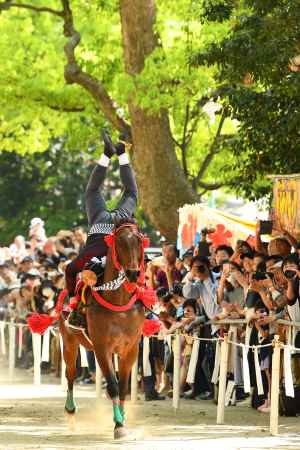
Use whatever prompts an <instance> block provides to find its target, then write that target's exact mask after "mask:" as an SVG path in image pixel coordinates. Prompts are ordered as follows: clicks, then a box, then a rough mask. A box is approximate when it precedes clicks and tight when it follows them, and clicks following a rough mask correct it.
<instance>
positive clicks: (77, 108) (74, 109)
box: [14, 95, 85, 113]
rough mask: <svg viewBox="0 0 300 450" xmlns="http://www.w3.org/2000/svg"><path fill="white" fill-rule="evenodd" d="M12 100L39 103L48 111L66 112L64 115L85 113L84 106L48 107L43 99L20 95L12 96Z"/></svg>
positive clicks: (53, 105)
mask: <svg viewBox="0 0 300 450" xmlns="http://www.w3.org/2000/svg"><path fill="white" fill-rule="evenodd" d="M14 98H15V99H16V100H26V101H31V102H34V103H40V104H42V106H44V107H46V108H49V109H53V110H54V111H61V112H66V113H70V112H83V111H85V107H84V106H63V105H55V104H52V105H50V104H49V103H47V101H45V99H43V98H28V97H26V96H22V95H14Z"/></svg>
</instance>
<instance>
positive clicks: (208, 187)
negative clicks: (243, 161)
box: [198, 181, 226, 195]
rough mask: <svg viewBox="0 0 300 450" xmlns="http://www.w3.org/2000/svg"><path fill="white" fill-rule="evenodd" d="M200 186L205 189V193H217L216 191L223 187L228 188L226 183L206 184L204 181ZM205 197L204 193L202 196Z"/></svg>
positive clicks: (200, 182)
mask: <svg viewBox="0 0 300 450" xmlns="http://www.w3.org/2000/svg"><path fill="white" fill-rule="evenodd" d="M198 186H199V187H201V188H202V189H204V190H205V191H215V190H216V189H220V188H221V187H223V186H226V184H225V183H204V181H199V182H198ZM201 195H203V193H202V194H201Z"/></svg>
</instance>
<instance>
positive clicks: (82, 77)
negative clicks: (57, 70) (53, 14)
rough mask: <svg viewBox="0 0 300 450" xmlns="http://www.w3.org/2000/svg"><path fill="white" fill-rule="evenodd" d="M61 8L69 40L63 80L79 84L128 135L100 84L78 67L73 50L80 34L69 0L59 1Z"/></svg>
mask: <svg viewBox="0 0 300 450" xmlns="http://www.w3.org/2000/svg"><path fill="white" fill-rule="evenodd" d="M61 2H62V6H63V19H64V35H65V36H66V37H68V38H69V40H68V42H67V43H66V45H65V47H64V51H65V55H66V58H67V64H66V66H65V80H66V82H67V83H68V84H74V83H76V84H79V85H80V86H82V87H83V88H84V89H85V90H86V91H88V92H89V93H90V94H91V95H92V97H93V98H94V99H95V100H96V102H97V104H98V105H99V108H100V109H101V111H102V112H103V114H104V115H105V117H106V119H107V120H109V122H110V123H111V124H112V125H113V126H114V127H115V128H116V129H117V130H119V131H120V132H127V133H130V126H129V124H128V123H127V122H126V121H125V120H124V119H123V118H122V117H121V116H120V115H119V114H118V112H117V109H116V107H115V105H114V103H113V101H112V99H111V98H110V96H109V94H108V92H107V91H106V89H105V88H104V86H103V85H102V83H101V82H100V81H99V80H97V79H96V78H94V77H92V76H91V75H89V74H88V73H86V72H84V71H83V70H82V69H81V67H80V66H79V65H78V63H77V61H76V57H75V49H76V47H77V45H78V44H79V42H80V34H79V32H78V31H76V30H75V28H74V22H73V13H72V10H71V8H70V1H69V0H61Z"/></svg>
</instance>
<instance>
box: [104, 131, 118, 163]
mask: <svg viewBox="0 0 300 450" xmlns="http://www.w3.org/2000/svg"><path fill="white" fill-rule="evenodd" d="M101 135H102V139H103V142H104V155H105V156H107V157H108V158H111V157H112V156H113V155H114V154H115V152H116V149H115V147H114V145H113V143H112V141H111V137H110V135H109V133H108V131H107V130H105V129H103V130H102V131H101Z"/></svg>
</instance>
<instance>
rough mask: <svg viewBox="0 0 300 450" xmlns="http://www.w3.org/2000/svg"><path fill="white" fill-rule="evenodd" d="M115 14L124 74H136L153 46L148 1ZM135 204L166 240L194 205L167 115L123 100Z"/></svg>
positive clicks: (135, 0) (136, 0) (129, 1)
mask: <svg viewBox="0 0 300 450" xmlns="http://www.w3.org/2000/svg"><path fill="white" fill-rule="evenodd" d="M120 14H121V23H122V37H123V47H124V59H125V69H126V72H127V73H128V74H129V75H130V76H131V77H133V78H134V76H135V75H137V74H139V73H141V72H142V70H143V67H144V63H145V59H146V57H147V56H148V55H149V54H150V53H151V52H152V51H153V50H154V49H155V47H156V46H157V45H158V41H157V36H156V35H155V34H154V30H153V25H154V23H155V3H154V0H121V1H120ZM129 114H130V119H131V131H132V138H133V145H134V157H133V163H134V167H135V169H136V173H137V181H138V185H139V191H140V200H141V205H142V207H143V209H144V211H145V212H146V214H147V215H148V216H149V218H150V220H151V222H152V223H153V225H154V226H155V227H156V228H157V229H158V230H160V232H161V233H162V234H163V235H164V236H166V237H167V238H168V239H170V240H175V239H176V234H177V225H178V208H179V207H180V206H182V205H184V204H185V203H193V202H195V201H196V200H197V197H196V195H195V193H194V192H193V191H192V188H191V186H190V185H189V183H188V181H187V179H186V178H185V176H184V173H183V170H182V169H181V167H180V164H179V161H178V160H177V157H176V154H175V148H174V143H173V140H172V136H171V131H170V123H169V118H168V114H167V112H166V111H165V110H161V111H160V113H150V112H149V111H147V110H145V109H142V108H140V107H139V106H137V104H136V103H135V99H134V95H132V97H131V99H130V101H129Z"/></svg>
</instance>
